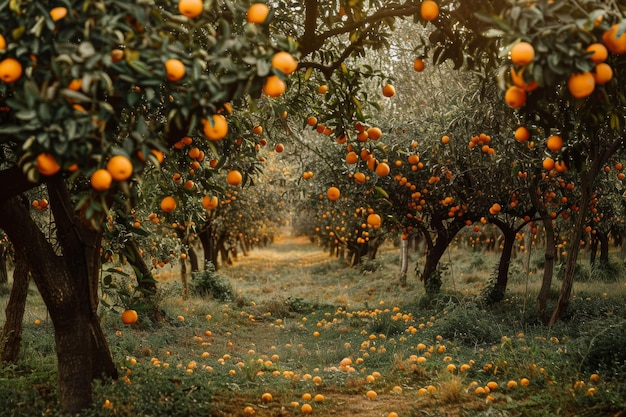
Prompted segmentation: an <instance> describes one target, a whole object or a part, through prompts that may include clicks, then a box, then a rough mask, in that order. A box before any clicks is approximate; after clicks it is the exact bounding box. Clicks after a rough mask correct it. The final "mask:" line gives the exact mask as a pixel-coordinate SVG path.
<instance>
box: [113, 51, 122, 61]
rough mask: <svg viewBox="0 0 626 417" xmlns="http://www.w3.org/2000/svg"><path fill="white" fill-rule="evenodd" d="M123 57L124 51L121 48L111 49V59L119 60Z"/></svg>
mask: <svg viewBox="0 0 626 417" xmlns="http://www.w3.org/2000/svg"><path fill="white" fill-rule="evenodd" d="M122 59H124V51H123V50H122V49H113V50H112V51H111V61H113V62H120V61H121V60H122Z"/></svg>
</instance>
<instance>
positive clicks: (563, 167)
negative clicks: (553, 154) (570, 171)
mask: <svg viewBox="0 0 626 417" xmlns="http://www.w3.org/2000/svg"><path fill="white" fill-rule="evenodd" d="M554 170H555V171H556V172H559V173H563V172H567V164H566V163H565V161H562V160H561V161H556V162H555V163H554Z"/></svg>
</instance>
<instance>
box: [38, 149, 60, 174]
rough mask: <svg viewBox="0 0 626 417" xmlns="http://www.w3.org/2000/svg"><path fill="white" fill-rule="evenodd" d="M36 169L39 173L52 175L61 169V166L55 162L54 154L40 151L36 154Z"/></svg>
mask: <svg viewBox="0 0 626 417" xmlns="http://www.w3.org/2000/svg"><path fill="white" fill-rule="evenodd" d="M36 162H37V171H39V173H40V174H41V175H46V176H50V175H54V174H56V173H57V172H59V171H60V170H61V166H60V165H59V164H58V163H57V161H56V159H55V158H54V155H52V154H49V153H45V152H44V153H40V154H39V155H37V161H36Z"/></svg>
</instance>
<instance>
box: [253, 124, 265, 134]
mask: <svg viewBox="0 0 626 417" xmlns="http://www.w3.org/2000/svg"><path fill="white" fill-rule="evenodd" d="M252 133H254V134H257V135H262V134H263V126H261V125H256V126H254V127H253V128H252Z"/></svg>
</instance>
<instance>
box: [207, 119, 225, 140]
mask: <svg viewBox="0 0 626 417" xmlns="http://www.w3.org/2000/svg"><path fill="white" fill-rule="evenodd" d="M202 124H203V129H202V131H203V132H204V136H206V137H207V138H209V139H210V140H215V141H217V140H222V139H224V138H225V137H226V135H227V134H228V121H227V120H226V117H224V116H222V115H221V114H214V115H213V116H211V120H208V119H204V120H203V121H202Z"/></svg>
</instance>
